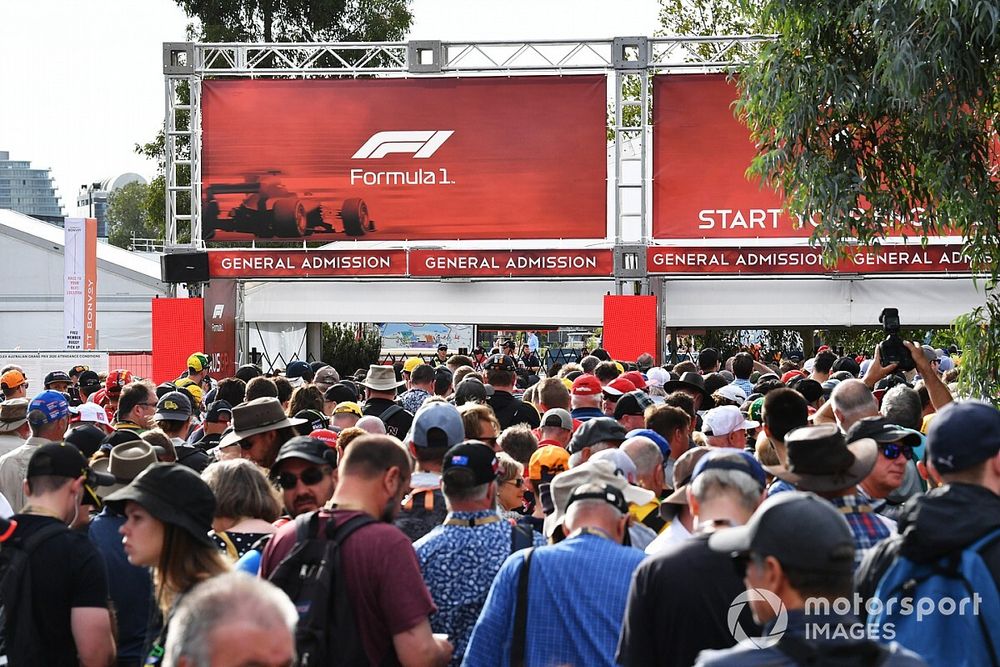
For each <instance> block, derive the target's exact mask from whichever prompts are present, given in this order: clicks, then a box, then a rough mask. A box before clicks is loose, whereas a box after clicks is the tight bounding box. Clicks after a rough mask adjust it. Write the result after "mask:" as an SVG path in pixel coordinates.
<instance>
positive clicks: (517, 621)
mask: <svg viewBox="0 0 1000 667" xmlns="http://www.w3.org/2000/svg"><path fill="white" fill-rule="evenodd" d="M534 552H535V549H534V547H532V548H531V549H525V550H524V564H523V565H521V572H520V574H519V575H518V578H517V606H516V607H515V608H514V637H513V639H512V640H511V643H510V665H511V667H524V653H525V643H526V641H525V640H526V639H527V634H528V575H529V571H530V569H531V555H532V554H533V553H534Z"/></svg>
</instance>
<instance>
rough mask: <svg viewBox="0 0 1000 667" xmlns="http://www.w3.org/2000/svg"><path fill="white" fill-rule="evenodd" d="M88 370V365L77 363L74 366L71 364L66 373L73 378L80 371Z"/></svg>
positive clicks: (78, 374) (77, 375)
mask: <svg viewBox="0 0 1000 667" xmlns="http://www.w3.org/2000/svg"><path fill="white" fill-rule="evenodd" d="M89 370H90V366H84V365H83V364H78V365H76V366H73V368H71V369H69V373H68V374H67V375H69V376H70V377H71V378H75V377H79V376H80V373H82V372H84V371H89Z"/></svg>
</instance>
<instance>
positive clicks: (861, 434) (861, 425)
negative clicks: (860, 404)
mask: <svg viewBox="0 0 1000 667" xmlns="http://www.w3.org/2000/svg"><path fill="white" fill-rule="evenodd" d="M863 438H871V439H872V440H874V441H875V442H877V443H879V444H885V443H889V442H900V441H902V443H903V444H904V445H907V446H909V447H919V446H920V443H921V438H920V434H919V433H918V432H916V431H912V430H910V429H908V428H903V427H902V426H899V425H898V424H893V423H892V422H890V421H889V420H888V419H886V418H885V417H865V418H864V419H859V420H858V421H856V422H854V424H852V425H851V428H849V429H848V430H847V442H854V441H855V440H861V439H863Z"/></svg>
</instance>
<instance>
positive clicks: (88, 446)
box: [63, 424, 107, 459]
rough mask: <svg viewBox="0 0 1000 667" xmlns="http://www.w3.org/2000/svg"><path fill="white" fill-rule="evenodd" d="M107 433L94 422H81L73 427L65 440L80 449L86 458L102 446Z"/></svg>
mask: <svg viewBox="0 0 1000 667" xmlns="http://www.w3.org/2000/svg"><path fill="white" fill-rule="evenodd" d="M106 435H107V434H106V433H105V432H104V431H102V430H101V429H99V428H97V427H96V426H94V425H93V424H80V425H79V426H75V427H73V428H71V429H70V430H69V433H67V434H66V437H64V438H63V440H64V441H66V442H68V443H69V444H71V445H73V446H74V447H76V448H77V449H79V450H80V453H81V454H83V456H84V458H87V459H89V458H90V457H91V456H93V455H94V454H96V453H97V450H98V449H100V448H101V443H102V442H103V441H104V437H105V436H106Z"/></svg>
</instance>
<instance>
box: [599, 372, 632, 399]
mask: <svg viewBox="0 0 1000 667" xmlns="http://www.w3.org/2000/svg"><path fill="white" fill-rule="evenodd" d="M630 391H635V385H634V384H632V383H631V382H629V381H628V380H626V379H625V378H624V377H623V376H619V377H616V378H615V379H614V380H612V381H611V382H609V383H608V384H607V385H606V386H605V387H604V392H605V393H607V394H611V395H612V396H621V395H622V394H627V393H629V392H630Z"/></svg>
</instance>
